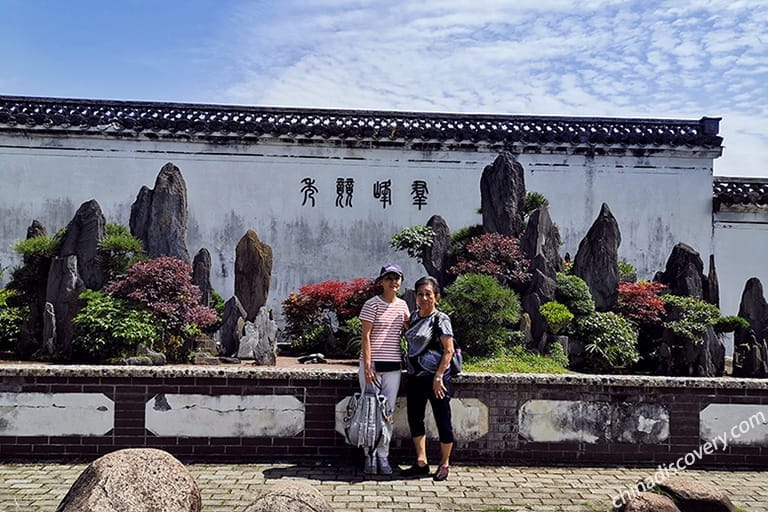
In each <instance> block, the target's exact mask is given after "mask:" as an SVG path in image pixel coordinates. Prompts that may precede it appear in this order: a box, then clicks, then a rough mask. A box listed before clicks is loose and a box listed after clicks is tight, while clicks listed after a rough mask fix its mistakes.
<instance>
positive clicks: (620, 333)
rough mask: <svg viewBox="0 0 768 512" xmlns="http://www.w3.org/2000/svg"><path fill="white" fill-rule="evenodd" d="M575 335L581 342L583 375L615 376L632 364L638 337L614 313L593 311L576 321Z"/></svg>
mask: <svg viewBox="0 0 768 512" xmlns="http://www.w3.org/2000/svg"><path fill="white" fill-rule="evenodd" d="M573 331H574V335H575V336H576V337H577V338H578V339H580V340H582V341H583V342H584V349H585V352H586V355H587V357H586V358H585V360H584V367H583V368H581V369H583V370H585V371H590V372H597V373H604V372H605V373H614V372H615V371H616V370H617V369H625V368H629V367H631V366H632V365H633V364H635V363H636V362H637V361H638V359H639V357H640V354H639V353H638V350H637V333H636V332H635V330H634V329H633V328H632V326H631V325H630V323H629V322H628V321H627V320H626V319H625V318H623V317H621V316H619V315H617V314H615V313H610V312H609V313H602V312H599V311H596V312H594V313H591V314H589V315H585V316H580V317H578V318H576V320H575V326H574V329H573Z"/></svg>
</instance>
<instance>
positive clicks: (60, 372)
mask: <svg viewBox="0 0 768 512" xmlns="http://www.w3.org/2000/svg"><path fill="white" fill-rule="evenodd" d="M2 377H143V378H146V377H157V378H166V377H170V378H173V377H199V378H213V377H218V378H221V377H226V378H238V379H310V380H312V379H320V380H348V381H354V380H356V379H357V368H355V367H349V368H338V367H335V368H319V367H317V366H314V367H312V368H277V367H265V366H231V367H224V366H221V365H215V366H152V367H147V366H107V365H50V364H35V363H24V364H0V378H2ZM455 382H456V383H458V384H484V383H485V384H526V385H529V384H538V385H554V386H557V385H560V386H562V385H570V384H573V385H578V386H629V387H648V388H700V389H744V390H746V389H758V390H768V380H765V379H736V378H732V377H716V378H705V377H659V376H648V375H587V374H573V373H571V374H560V375H551V374H530V373H515V374H499V373H465V374H462V375H461V376H459V377H456V378H455Z"/></svg>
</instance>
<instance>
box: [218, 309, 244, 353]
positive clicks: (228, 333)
mask: <svg viewBox="0 0 768 512" xmlns="http://www.w3.org/2000/svg"><path fill="white" fill-rule="evenodd" d="M246 316H247V314H246V312H245V309H244V308H243V306H242V304H240V301H239V300H238V298H237V297H232V298H231V299H229V300H228V301H227V302H225V303H224V313H222V315H221V327H219V330H218V331H217V332H216V338H217V341H218V343H219V345H221V353H222V354H223V355H225V356H234V355H237V352H238V349H239V347H240V338H241V337H242V335H243V330H244V329H245V320H246Z"/></svg>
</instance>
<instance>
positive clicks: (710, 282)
mask: <svg viewBox="0 0 768 512" xmlns="http://www.w3.org/2000/svg"><path fill="white" fill-rule="evenodd" d="M706 300H707V302H709V303H710V304H714V305H715V306H717V307H720V280H719V279H718V278H717V269H715V255H714V254H710V255H709V274H707V293H706Z"/></svg>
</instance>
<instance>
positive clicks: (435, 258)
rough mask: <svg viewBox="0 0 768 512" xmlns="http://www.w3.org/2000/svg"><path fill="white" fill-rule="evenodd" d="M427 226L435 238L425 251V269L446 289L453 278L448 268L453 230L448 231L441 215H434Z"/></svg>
mask: <svg viewBox="0 0 768 512" xmlns="http://www.w3.org/2000/svg"><path fill="white" fill-rule="evenodd" d="M427 226H428V227H430V228H432V231H434V233H435V238H434V240H433V241H432V245H431V246H430V247H427V249H426V250H425V251H424V268H425V269H426V271H427V274H429V275H430V276H432V277H434V278H435V279H437V282H438V283H440V286H441V287H443V288H444V287H446V286H447V285H448V284H449V280H450V278H451V276H450V274H449V273H448V268H450V266H451V261H450V251H451V230H450V229H448V224H446V222H445V219H443V218H442V217H441V216H439V215H433V216H432V217H430V218H429V220H428V221H427Z"/></svg>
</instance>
